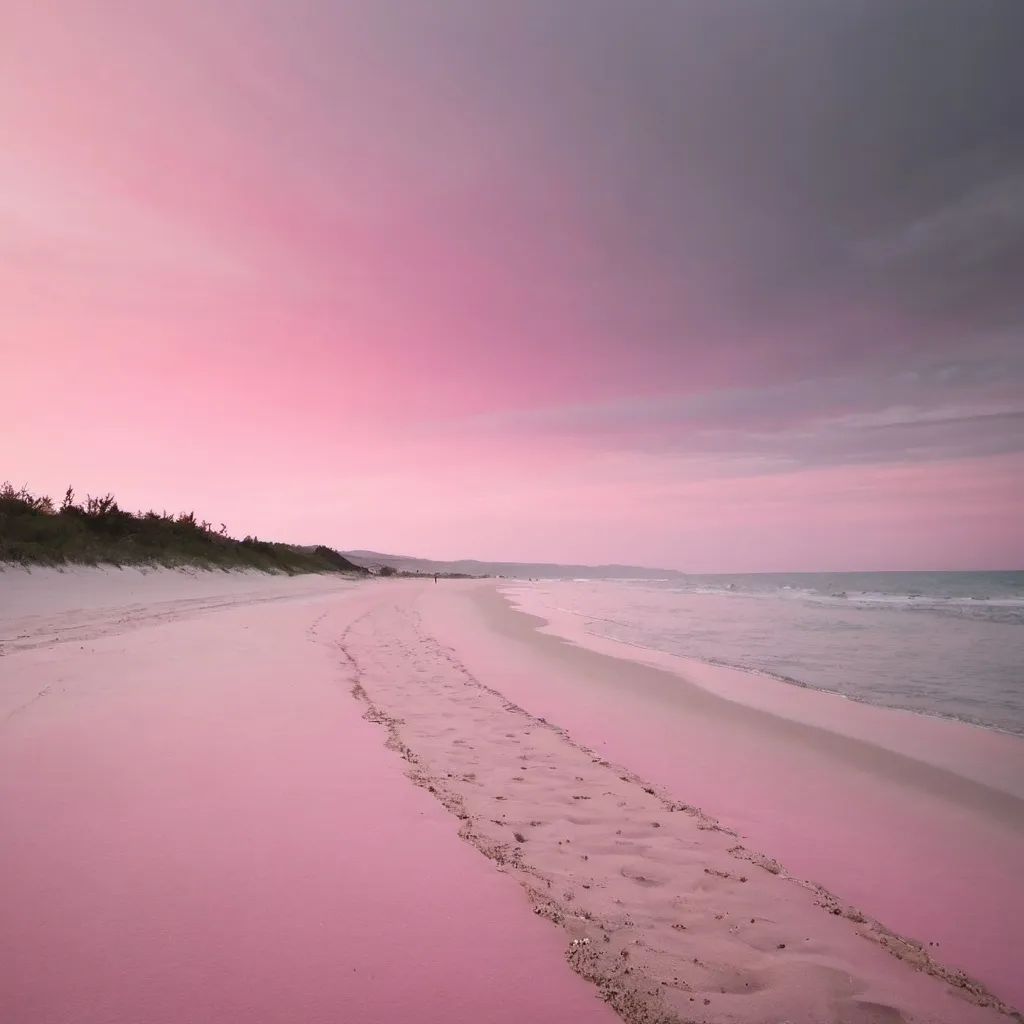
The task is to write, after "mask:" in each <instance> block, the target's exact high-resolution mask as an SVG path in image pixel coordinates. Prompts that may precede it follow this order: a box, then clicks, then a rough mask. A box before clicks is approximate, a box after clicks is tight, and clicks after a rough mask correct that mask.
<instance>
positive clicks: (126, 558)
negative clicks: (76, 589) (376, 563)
mask: <svg viewBox="0 0 1024 1024" xmlns="http://www.w3.org/2000/svg"><path fill="white" fill-rule="evenodd" d="M4 562H13V563H16V564H20V565H62V564H65V563H68V562H72V563H78V564H83V565H97V564H100V563H103V564H108V565H143V564H156V565H167V566H174V565H191V566H197V567H200V568H210V569H213V568H218V569H258V570H260V571H261V572H283V573H288V574H289V575H292V574H298V573H313V572H317V573H324V572H339V573H349V574H353V575H360V576H365V575H366V572H367V571H366V569H364V568H363V567H362V566H361V565H356V564H355V563H353V562H350V561H349V560H348V559H347V558H346V557H345V556H344V555H343V554H341V552H340V551H335V550H334V549H333V548H329V547H327V546H326V545H324V544H320V545H316V546H315V547H300V546H298V545H295V544H281V543H277V542H274V541H265V540H259V539H258V538H256V537H245V538H244V539H243V540H236V539H235V538H234V537H229V536H228V535H227V529H226V528H225V527H224V526H221V528H220V529H219V530H214V529H213V526H212V524H210V523H208V522H205V521H202V520H199V519H197V518H196V516H195V513H193V512H188V513H181V514H180V515H177V516H175V515H168V514H167V513H166V512H139V513H134V512H127V511H125V510H124V509H122V508H120V507H119V506H118V504H117V501H116V500H115V499H114V496H113V495H112V494H108V495H106V496H105V497H102V498H92V497H90V498H87V499H86V501H85V502H84V503H77V502H76V501H75V495H74V492H73V491H72V490H71V488H70V487H69V488H68V491H67V494H66V495H65V496H64V501H63V503H62V504H61V505H60V507H59V508H58V507H56V506H55V505H54V503H53V501H52V500H51V499H50V498H48V497H46V496H45V495H38V494H32V493H30V492H29V491H27V490H26V489H25V488H23V487H22V488H18V489H15V488H14V487H13V486H12V485H11V484H9V483H7V484H3V485H0V565H2V564H3V563H4Z"/></svg>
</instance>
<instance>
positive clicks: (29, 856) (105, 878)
mask: <svg viewBox="0 0 1024 1024" xmlns="http://www.w3.org/2000/svg"><path fill="white" fill-rule="evenodd" d="M523 603H524V606H526V602H525V601H524V602H523ZM544 625H545V624H544V623H542V622H540V621H539V620H536V619H532V618H530V617H529V616H527V615H524V614H523V613H522V612H519V611H516V610H514V609H513V608H512V607H511V606H510V605H509V603H508V601H507V599H506V598H505V597H503V596H502V595H500V594H499V593H497V591H496V587H495V584H494V583H493V582H489V581H485V582H465V583H463V582H454V581H444V582H442V583H441V584H434V583H433V582H416V581H404V580H390V581H383V580H382V581H371V582H361V583H353V582H349V581H344V580H338V579H335V578H331V577H294V578H275V577H265V576H259V575H257V574H240V573H239V574H235V573H231V574H228V573H198V574H195V575H193V576H188V575H186V574H182V573H178V572H171V571H160V572H151V573H142V572H140V571H138V570H116V569H112V570H85V569H82V570H74V571H68V572H64V573H59V572H56V571H49V570H47V571H42V570H39V571H34V572H32V573H24V572H20V571H17V572H16V571H13V570H8V571H5V572H3V573H0V822H2V823H3V837H2V841H0V1020H4V1021H6V1020H10V1021H17V1022H21V1021H25V1022H33V1024H58V1022H59V1024H65V1022H67V1024H70V1022H75V1024H101V1022H102V1024H129V1022H131V1024H135V1022H138V1021H141V1020H145V1021H147V1022H154V1024H164V1022H166V1024H170V1022H180V1021H190V1022H197V1024H201V1022H211V1024H212V1022H214V1021H218V1022H223V1021H239V1022H241V1021H245V1022H247V1024H264V1022H266V1024H271V1022H273V1024H278V1022H280V1024H285V1022H294V1021H297V1020H302V1021H307V1022H325V1024H326V1022H334V1021H340V1020H359V1021H365V1022H381V1024H383V1022H385V1021H388V1022H391V1021H403V1020H409V1021H413V1020H415V1021H427V1022H429V1021H437V1022H441V1021H474V1022H509V1024H511V1022H513V1021H516V1022H521V1021H538V1022H546V1021H551V1022H555V1021H580V1022H591V1021H592V1022H603V1021H609V1022H610V1021H614V1020H616V1019H622V1020H626V1021H628V1022H655V1021H657V1022H664V1024H670V1022H677V1021H707V1022H711V1021H715V1022H719V1021H736V1022H750V1024H767V1022H769V1021H772V1022H779V1021H789V1022H790V1024H797V1022H807V1024H810V1022H822V1021H824V1022H835V1024H892V1022H900V1021H906V1022H911V1021H915V1022H916V1021H919V1022H948V1024H972V1022H979V1024H980V1022H994V1021H999V1020H1007V1019H1010V1017H1011V1016H1013V1017H1014V1018H1015V1019H1020V1017H1019V1015H1017V1014H1016V1013H1015V1011H1013V1010H1012V1004H1014V1003H1016V1004H1017V1005H1020V1004H1021V1003H1022V1002H1024V998H1022V995H1024V993H1022V992H1021V991H1020V981H1019V978H1018V977H1017V975H1016V974H1015V971H1014V964H1015V962H1019V951H1020V949H1021V948H1024V931H1022V928H1024V926H1022V925H1021V923H1020V922H1021V921H1024V907H1022V905H1021V899H1022V897H1021V887H1020V885H1019V878H1018V874H1017V866H1018V865H1019V864H1020V863H1021V862H1022V860H1024V813H1022V808H1024V800H1022V795H1021V793H1020V792H1018V791H1017V789H1016V788H1015V780H1016V781H1020V779H1021V778H1022V777H1024V776H1020V775H1017V766H1018V765H1019V764H1020V763H1021V762H1019V761H1016V760H1014V759H1015V758H1017V757H1018V756H1019V752H1020V744H1019V743H1017V744H1015V743H1011V742H1009V741H1008V740H1006V738H1002V737H996V734H981V735H980V736H979V735H977V734H978V733H980V730H973V731H972V732H971V734H970V737H969V738H968V737H967V735H966V734H964V736H963V742H962V743H959V744H958V743H954V742H953V740H955V739H957V738H958V737H960V733H954V732H949V731H946V732H943V733H941V737H940V738H941V740H942V741H943V742H944V743H945V744H946V745H947V746H950V745H951V746H953V747H955V748H956V749H955V752H953V753H950V754H948V756H947V755H943V754H941V751H938V752H936V751H935V750H934V745H933V740H934V739H935V737H936V736H939V734H938V733H935V734H932V733H928V734H927V735H926V734H925V732H927V730H925V732H921V733H917V732H915V730H913V729H911V730H909V731H910V732H915V736H914V737H912V738H909V739H907V740H906V741H905V742H904V741H903V740H900V739H899V734H901V733H903V732H906V731H907V730H906V729H895V730H894V731H893V730H891V729H889V727H888V726H886V727H885V728H883V724H884V723H883V722H882V719H881V718H879V719H878V720H877V721H876V720H875V719H872V718H871V717H870V716H868V718H863V717H862V716H860V713H856V714H855V715H854V716H853V717H854V718H856V722H854V723H853V724H852V725H848V726H846V727H842V728H841V727H839V726H836V727H835V728H831V726H830V722H829V720H828V716H827V713H826V712H827V709H825V708H824V706H821V707H816V708H809V707H803V706H801V707H798V708H792V709H788V710H787V708H785V707H783V705H782V704H778V705H773V706H772V707H771V708H767V707H754V706H751V705H750V704H749V703H744V702H742V701H741V700H739V699H738V698H739V697H740V696H742V694H741V693H740V691H737V690H734V691H731V692H730V693H729V694H728V695H726V694H725V693H724V691H723V692H716V691H715V683H714V681H708V680H703V681H694V680H693V679H687V676H686V673H687V671H691V670H692V667H689V668H688V667H687V666H683V665H676V664H669V663H664V664H651V663H649V659H648V663H645V662H644V660H643V658H642V657H639V656H637V655H636V654H635V652H634V653H633V655H631V656H630V657H624V655H629V654H630V652H629V651H627V650H619V649H615V650H613V649H608V650H598V649H594V648H593V647H592V646H591V647H587V646H584V643H585V642H586V639H585V638H583V637H574V638H573V639H574V640H575V641H576V642H575V643H569V642H567V641H566V640H564V639H561V638H559V637H558V636H556V635H553V633H552V631H556V632H557V629H558V626H559V624H558V623H551V624H548V625H546V626H545V629H546V630H547V631H546V632H541V631H539V630H538V629H537V627H538V626H544ZM619 646H620V647H621V645H619ZM701 682H703V683H704V684H705V685H701ZM719 682H721V681H719ZM721 685H722V686H727V685H733V686H739V683H738V682H737V681H735V680H733V681H727V682H724V683H721ZM840 703H845V702H840ZM829 713H831V712H829ZM883 714H892V713H883ZM869 719H870V720H869ZM889 721H891V720H890V719H886V722H889ZM931 728H932V727H931V726H930V725H929V726H928V729H931ZM990 737H991V738H990ZM897 741H898V742H897ZM990 753H995V754H997V755H998V757H989V756H988V755H989V754H990ZM940 755H941V756H940ZM996 761H998V768H991V769H989V768H986V765H988V764H989V762H992V763H993V764H994V763H995V762H996ZM915 908H917V909H916V910H915ZM915 915H916V916H915ZM901 936H903V937H901Z"/></svg>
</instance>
